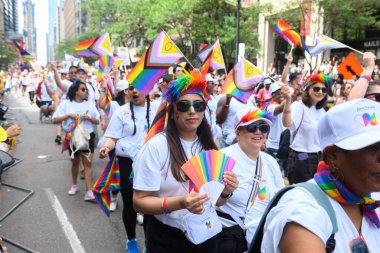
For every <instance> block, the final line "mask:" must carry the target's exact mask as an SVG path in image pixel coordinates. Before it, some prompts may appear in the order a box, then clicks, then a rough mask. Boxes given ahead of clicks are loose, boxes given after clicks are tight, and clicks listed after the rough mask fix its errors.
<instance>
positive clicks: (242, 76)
mask: <svg viewBox="0 0 380 253" xmlns="http://www.w3.org/2000/svg"><path fill="white" fill-rule="evenodd" d="M263 79H264V75H263V72H262V71H260V70H259V69H258V68H257V67H256V66H255V65H253V64H252V63H251V62H249V61H248V60H246V59H241V60H240V61H239V62H238V63H237V64H236V65H235V66H234V68H233V69H232V70H231V71H230V72H229V73H228V75H227V78H226V80H225V81H224V83H223V85H222V90H221V91H220V92H221V93H222V94H223V93H225V94H231V95H232V96H234V97H235V98H236V99H238V100H239V101H241V102H242V103H247V101H248V98H249V97H250V96H251V95H252V93H253V89H254V88H255V86H256V85H257V84H258V83H259V82H262V81H263Z"/></svg>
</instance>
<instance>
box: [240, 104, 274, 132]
mask: <svg viewBox="0 0 380 253" xmlns="http://www.w3.org/2000/svg"><path fill="white" fill-rule="evenodd" d="M235 119H236V120H235V122H237V124H236V126H235V129H237V128H238V127H240V126H247V125H249V124H251V123H253V122H256V121H259V120H262V121H264V122H265V123H267V124H268V125H269V126H272V120H271V117H270V115H269V113H267V112H265V111H262V110H260V109H259V108H249V107H246V108H244V109H241V110H240V111H238V112H237V113H236V118H235Z"/></svg>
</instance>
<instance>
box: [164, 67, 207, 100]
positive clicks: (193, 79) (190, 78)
mask: <svg viewBox="0 0 380 253" xmlns="http://www.w3.org/2000/svg"><path fill="white" fill-rule="evenodd" d="M206 87H207V84H206V79H205V78H204V77H203V75H202V73H201V72H199V71H197V70H193V71H190V72H187V71H184V72H183V76H182V77H180V78H178V79H176V80H174V81H172V82H171V83H170V84H169V87H168V89H167V90H166V92H165V93H164V98H166V101H168V103H169V104H172V103H175V102H177V101H178V99H179V98H180V97H181V96H184V95H186V94H198V95H199V96H201V97H202V98H203V99H204V100H205V101H207V100H208V99H209V98H210V96H209V95H208V93H207V91H206Z"/></svg>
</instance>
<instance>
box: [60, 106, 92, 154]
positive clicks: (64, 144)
mask: <svg viewBox="0 0 380 253" xmlns="http://www.w3.org/2000/svg"><path fill="white" fill-rule="evenodd" d="M84 115H86V113H84V114H83V115H78V116H77V117H76V118H75V121H74V122H73V123H72V124H71V126H70V130H69V131H68V132H67V133H66V134H65V137H64V138H63V140H62V150H61V152H62V153H63V152H64V151H66V150H68V149H69V147H70V141H71V138H73V133H74V130H75V128H76V127H77V126H78V125H79V124H80V123H81V122H82V121H83V116H84Z"/></svg>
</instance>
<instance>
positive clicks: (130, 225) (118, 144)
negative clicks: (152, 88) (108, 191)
mask: <svg viewBox="0 0 380 253" xmlns="http://www.w3.org/2000/svg"><path fill="white" fill-rule="evenodd" d="M122 88H124V89H123V90H122V91H121V92H122V93H123V94H124V95H123V97H124V101H122V102H125V98H126V93H128V96H129V97H130V99H131V100H130V102H129V103H126V104H124V105H122V106H121V107H119V108H117V109H116V110H115V112H114V113H113V115H112V117H111V120H110V122H109V124H108V126H107V130H106V132H105V134H104V136H105V137H106V140H105V143H104V145H103V147H102V148H101V149H100V150H99V157H100V158H105V157H107V155H108V154H109V152H111V151H112V150H114V149H115V154H116V156H117V159H118V161H119V168H120V191H121V196H122V198H123V222H124V227H125V230H126V232H127V236H128V240H127V248H128V252H131V253H136V252H139V250H138V247H137V241H136V221H137V213H136V211H135V210H134V209H133V204H132V196H133V185H132V182H131V180H130V177H131V173H132V164H133V160H134V159H135V156H136V154H137V152H138V151H139V150H140V148H141V147H142V145H143V143H144V140H145V137H146V135H147V130H148V129H149V128H150V126H151V124H152V121H153V118H154V115H155V113H156V110H157V106H156V105H157V104H156V103H151V102H150V99H149V96H145V95H144V94H143V93H141V92H139V91H137V90H136V89H135V88H134V87H133V86H132V85H129V86H128V85H125V86H124V87H122ZM127 89H128V90H127Z"/></svg>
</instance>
